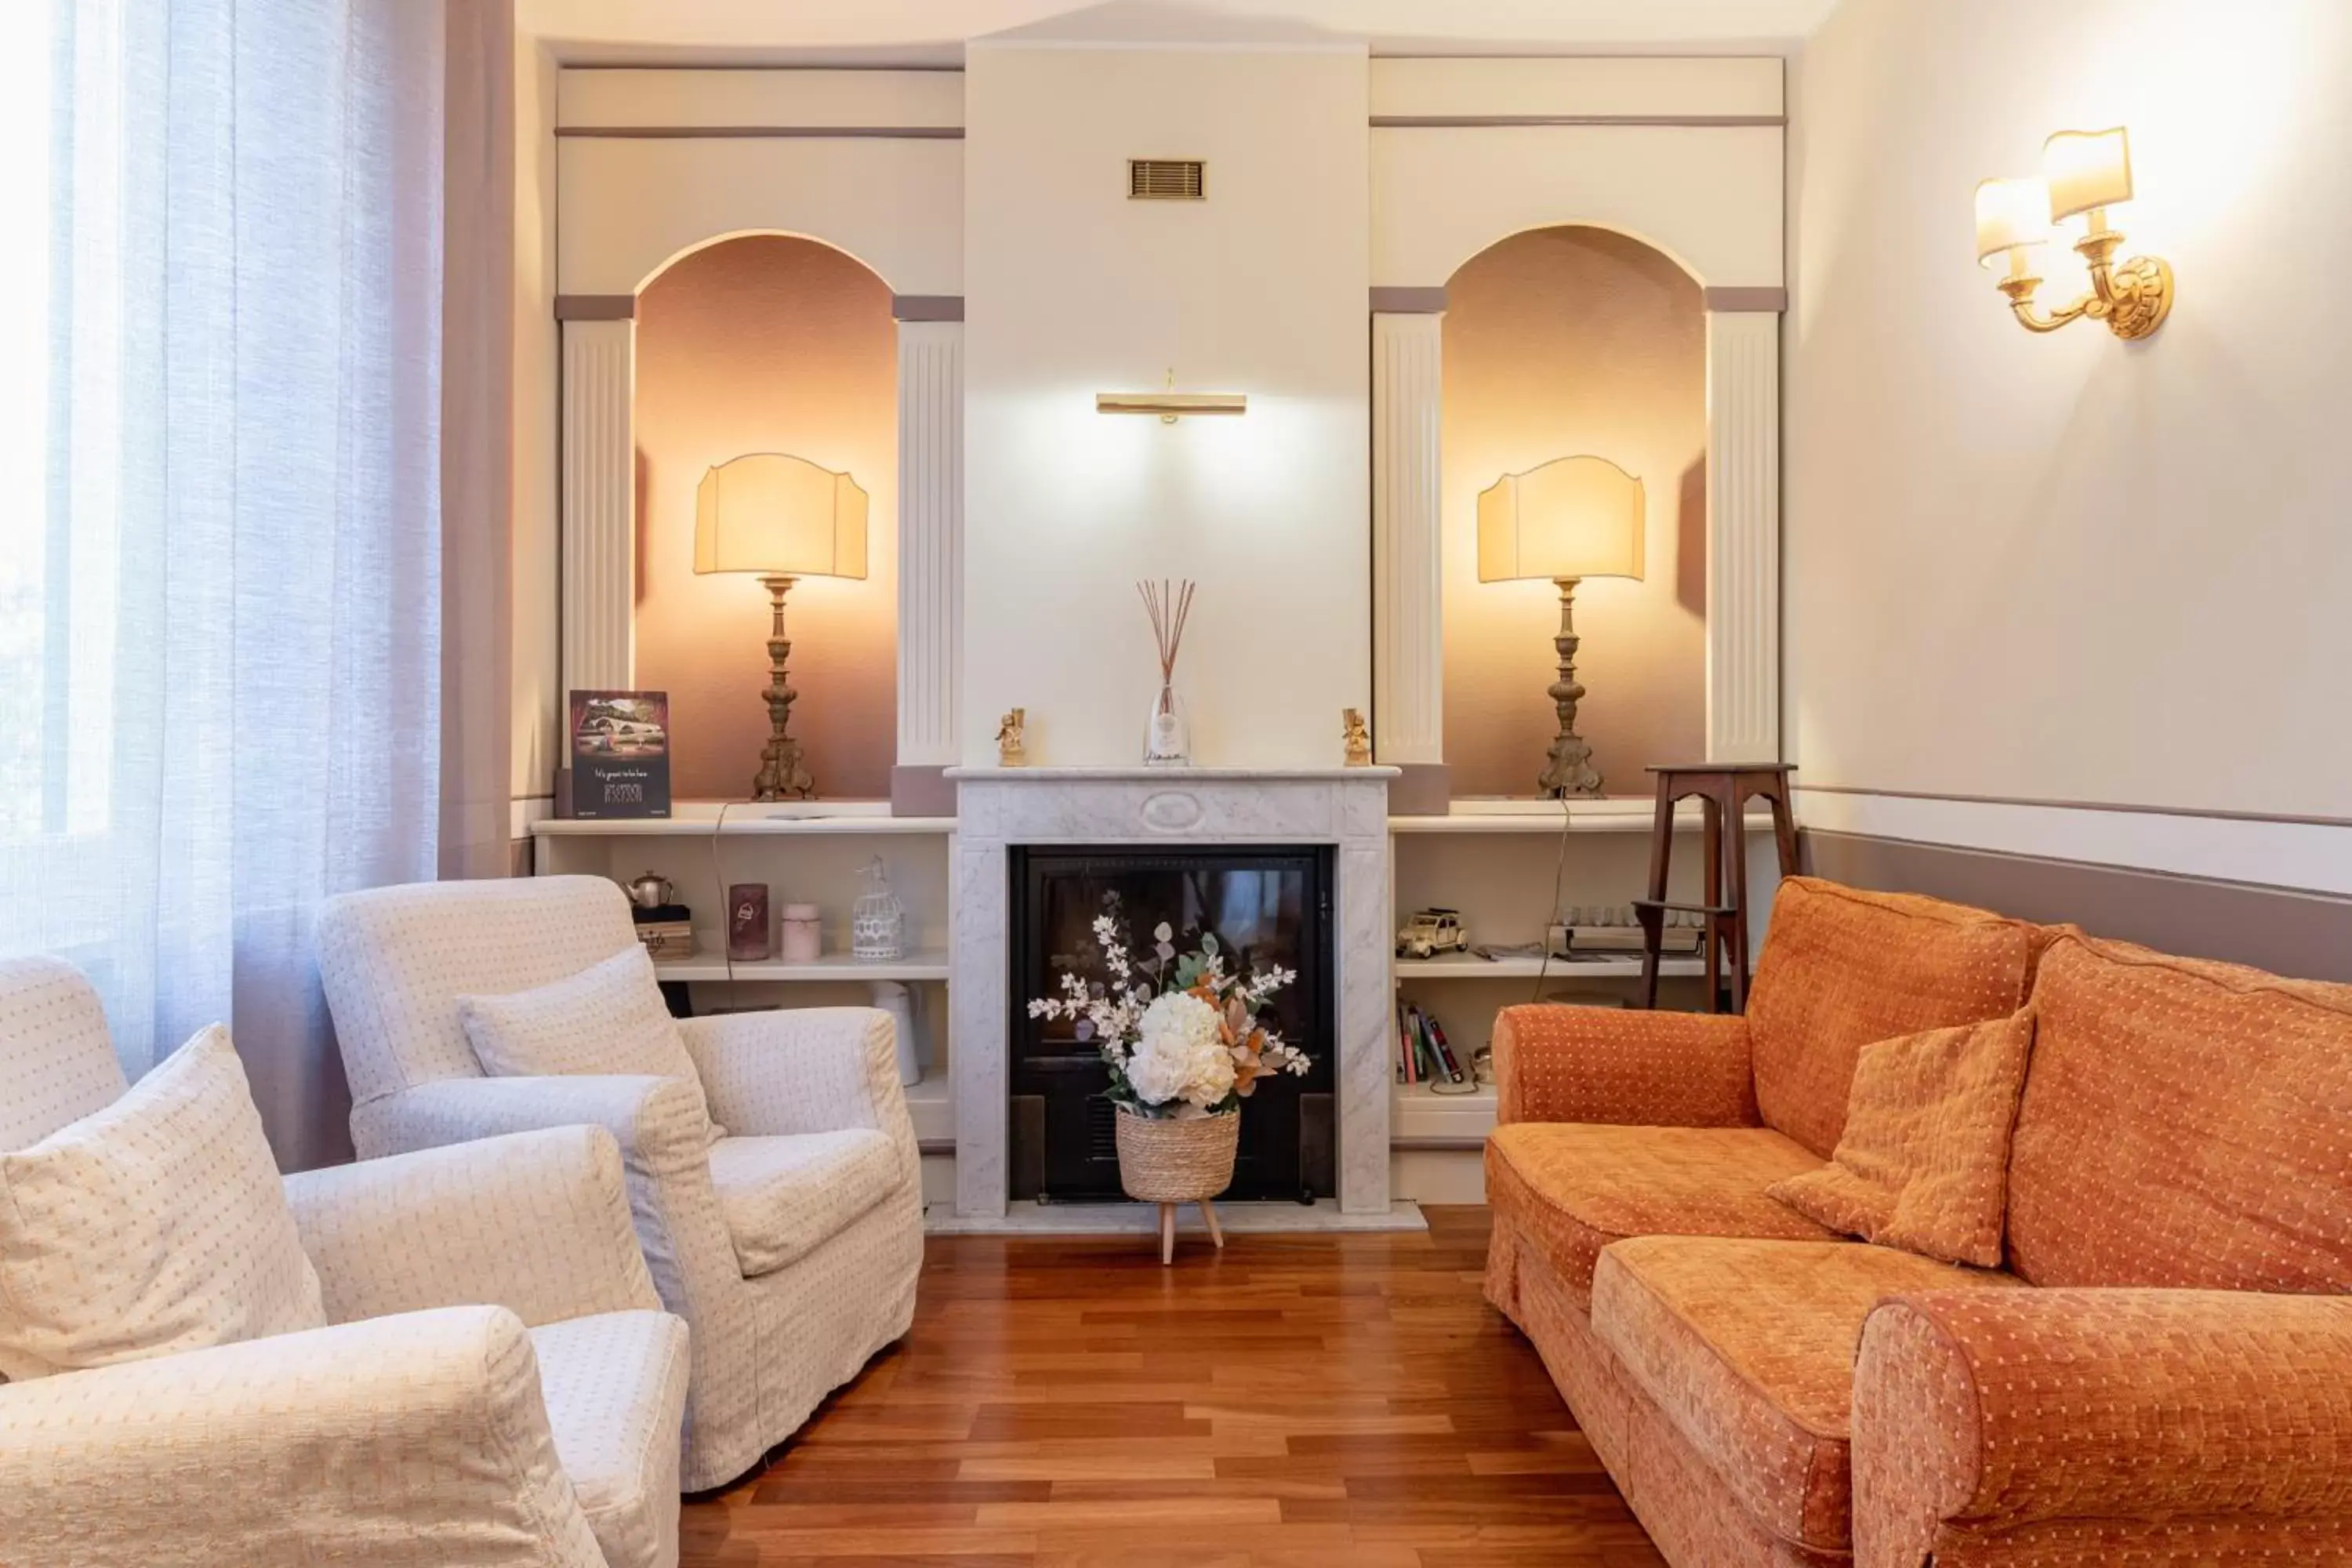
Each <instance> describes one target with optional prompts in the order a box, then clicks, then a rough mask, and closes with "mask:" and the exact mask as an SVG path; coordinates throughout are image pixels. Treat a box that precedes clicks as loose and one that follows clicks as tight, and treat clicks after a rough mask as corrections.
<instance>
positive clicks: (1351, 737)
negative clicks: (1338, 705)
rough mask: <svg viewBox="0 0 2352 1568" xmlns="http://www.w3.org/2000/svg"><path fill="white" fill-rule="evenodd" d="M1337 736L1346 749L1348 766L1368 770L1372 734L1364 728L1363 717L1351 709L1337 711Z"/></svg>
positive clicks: (1370, 763) (1370, 761) (1370, 759)
mask: <svg viewBox="0 0 2352 1568" xmlns="http://www.w3.org/2000/svg"><path fill="white" fill-rule="evenodd" d="M1339 736H1340V739H1341V740H1342V741H1343V742H1346V744H1347V748H1348V759H1347V760H1348V765H1349V767H1351V768H1369V767H1370V766H1371V765H1372V732H1371V731H1370V730H1368V729H1366V728H1365V727H1364V716H1363V715H1362V714H1361V713H1360V712H1358V711H1357V710H1355V709H1353V708H1343V709H1341V710H1339Z"/></svg>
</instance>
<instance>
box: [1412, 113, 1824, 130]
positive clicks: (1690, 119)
mask: <svg viewBox="0 0 2352 1568" xmlns="http://www.w3.org/2000/svg"><path fill="white" fill-rule="evenodd" d="M1788 123H1789V117H1788V116H1787V115H1785V114H1375V115H1373V116H1372V117H1371V128H1372V129H1373V130H1375V131H1462V130H1492V129H1494V128H1495V127H1496V126H1528V125H1533V126H1558V127H1569V128H1574V127H1579V126H1587V127H1589V126H1609V125H1643V126H1660V125H1679V126H1689V127H1696V128H1697V129H1700V130H1738V129H1741V128H1745V127H1751V126H1759V125H1761V126H1773V127H1785V126H1786V125H1787V124H1788Z"/></svg>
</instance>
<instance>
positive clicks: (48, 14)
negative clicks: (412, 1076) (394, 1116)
mask: <svg viewBox="0 0 2352 1568" xmlns="http://www.w3.org/2000/svg"><path fill="white" fill-rule="evenodd" d="M442 15H443V6H442V4H441V0H264V3H261V4H255V3H254V0H28V3H27V4H26V5H23V7H22V9H21V10H17V9H15V8H12V10H11V14H10V17H9V23H10V29H9V30H10V32H11V35H12V37H11V40H10V44H11V47H10V48H9V49H8V50H7V51H5V53H0V149H5V153H0V212H5V214H6V215H7V217H8V226H7V231H6V233H5V236H0V256H5V259H0V389H5V390H0V396H5V398H6V399H7V402H8V404H9V405H10V406H8V407H7V408H6V409H5V410H0V954H6V953H15V952H55V953H58V954H60V955H62V956H65V957H67V958H69V959H71V960H73V961H75V962H76V963H79V964H81V965H82V966H83V967H84V968H85V969H86V970H87V971H88V972H89V974H90V975H91V976H92V977H93V978H94V979H95V980H96V981H97V982H98V984H99V985H100V989H101V990H102V991H103V993H104V994H105V996H106V999H107V1006H108V1012H109V1016H110V1019H111V1022H112V1024H113V1027H114V1032H115V1039H116V1042H117V1045H118V1047H119V1049H120V1050H121V1053H122V1055H123V1058H124V1063H125V1066H126V1067H127V1068H129V1069H130V1070H131V1072H132V1073H134V1074H136V1073H138V1072H140V1071H142V1070H144V1069H145V1068H147V1067H149V1066H151V1065H152V1063H153V1062H154V1061H155V1060H157V1059H159V1058H161V1057H163V1055H165V1054H168V1053H169V1052H170V1051H171V1050H172V1049H173V1048H174V1047H177V1046H178V1045H179V1044H180V1042H181V1041H182V1040H184V1038H186V1037H187V1036H188V1035H189V1034H190V1033H192V1032H193V1031H194V1029H196V1028H197V1027H199V1026H202V1025H204V1024H205V1023H208V1022H210V1021H212V1020H215V1019H224V1018H225V1019H227V1020H228V1021H229V1022H230V1023H231V1025H232V1026H233V1028H234V1030H235V1033H236V1043H237V1047H238V1049H239V1051H240V1053H241V1054H242V1055H243V1057H244V1058H245V1062H246V1066H247V1072H248V1073H249V1074H250V1076H251V1077H252V1079H253V1080H254V1086H255V1093H256V1097H257V1100H259V1101H260V1105H261V1110H262V1116H263V1119H264V1121H265V1122H266V1123H267V1125H268V1128H269V1131H270V1136H271V1138H272V1141H273V1142H275V1144H276V1146H277V1149H278V1156H279V1158H280V1160H281V1162H283V1163H286V1164H288V1165H289V1166H302V1165H309V1164H315V1163H320V1162H322V1161H325V1160H329V1159H332V1158H335V1157H337V1156H338V1155H340V1154H341V1152H344V1151H345V1150H347V1149H348V1146H349V1145H348V1142H347V1133H346V1131H345V1128H344V1124H343V1121H344V1114H345V1102H344V1099H343V1089H342V1078H341V1068H340V1065H339V1064H338V1063H337V1061H336V1059H335V1052H334V1048H333V1046H332V1043H331V1037H330V1035H329V1033H328V1029H327V1023H326V1016H325V1009H324V1006H323V1005H322V1003H321V1002H320V996H319V991H318V979H317V973H316V969H315V965H314V963H313V960H312V953H311V929H312V921H313V916H314V913H315V910H316V909H317V906H318V903H319V900H320V899H321V898H322V897H324V896H325V895H327V894H329V893H332V892H335V891H338V890H340V889H347V888H354V887H360V886H364V885H368V884H371V883H377V882H385V881H402V880H410V879H422V878H427V877H430V876H432V875H433V872H434V865H435V832H436V789H437V773H436V750H437V734H438V723H439V711H440V679H439V666H438V656H439V604H440V590H439V580H438V577H439V570H440V522H439V498H438V489H437V487H438V478H439V476H438V463H439V454H438V447H437V440H438V420H437V403H438V398H439V377H440V302H439V301H440V277H439V267H440V254H441V253H440V243H441V221H440V219H441V212H440V200H441V198H440V179H441V137H442V111H441V101H442V100H441V95H442V83H443V61H442V49H443V24H442ZM28 31H29V33H30V34H31V37H29V38H28V37H26V34H27V32H28Z"/></svg>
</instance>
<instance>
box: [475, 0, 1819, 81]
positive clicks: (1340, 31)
mask: <svg viewBox="0 0 2352 1568" xmlns="http://www.w3.org/2000/svg"><path fill="white" fill-rule="evenodd" d="M1836 4H1837V0H1112V3H1111V4H1108V5H1080V4H1073V3H1072V0H517V4H516V12H517V26H518V27H519V29H520V31H521V33H522V34H523V35H524V36H526V37H535V38H541V39H545V40H548V41H549V42H550V44H551V46H552V47H553V48H554V50H555V52H556V55H557V58H560V59H563V60H567V61H579V62H583V63H587V62H603V63H614V62H645V63H665V64H714V63H725V64H739V65H740V64H771V65H794V64H833V65H865V66H877V65H897V66H954V65H959V64H961V62H962V59H963V50H964V45H965V44H966V43H967V42H968V41H971V40H973V39H981V38H987V37H992V36H995V35H1001V34H1012V35H1014V36H1017V37H1023V38H1027V39H1035V38H1041V37H1042V38H1054V39H1070V40H1074V41H1088V42H1129V43H1137V44H1152V43H1201V42H1311V41H1315V40H1325V41H1331V42H1340V41H1354V40H1361V41H1363V42H1365V43H1367V44H1369V45H1370V48H1371V51H1372V52H1373V53H1374V54H1383V55H1411V54H1567V53H1613V52H1632V51H1635V50H1643V49H1654V50H1665V49H1671V50H1676V51H1681V52H1685V53H1710V52H1712V53H1732V52H1745V53H1772V52H1779V51H1781V50H1784V49H1786V48H1788V47H1790V46H1791V45H1793V44H1795V43H1796V42H1797V41H1799V40H1801V39H1802V38H1803V37H1805V36H1806V35H1808V34H1809V33H1811V31H1812V29H1813V28H1814V27H1815V26H1819V25H1820V23H1821V22H1822V18H1823V17H1825V16H1828V14H1829V13H1830V11H1831V10H1832V9H1833V8H1834V6H1835V5H1836Z"/></svg>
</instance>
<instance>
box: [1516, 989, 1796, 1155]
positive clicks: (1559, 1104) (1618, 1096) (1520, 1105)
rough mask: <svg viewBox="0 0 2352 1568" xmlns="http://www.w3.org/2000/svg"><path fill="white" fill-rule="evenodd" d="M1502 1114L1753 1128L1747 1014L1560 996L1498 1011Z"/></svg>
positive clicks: (1753, 1094) (1753, 1093) (1633, 1124)
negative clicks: (1639, 1007) (1582, 1001)
mask: <svg viewBox="0 0 2352 1568" xmlns="http://www.w3.org/2000/svg"><path fill="white" fill-rule="evenodd" d="M1494 1047H1495V1120H1496V1121H1497V1122H1509V1121H1605V1122H1614V1123H1616V1124H1618V1125H1620V1126H1629V1127H1753V1126H1755V1125H1756V1080H1755V1077H1754V1075H1753V1074H1752V1073H1751V1072H1750V1071H1749V1069H1748V1020H1747V1019H1745V1018H1742V1017H1739V1016H1736V1015H1733V1014H1715V1013H1653V1012H1635V1011H1633V1010H1631V1009H1628V1008H1623V1007H1570V1006H1561V1005H1554V1004H1546V1005H1529V1006H1521V1007H1506V1008H1504V1009H1503V1010H1502V1012H1501V1013H1500V1014H1499V1015H1497V1016H1496V1019H1495V1038H1494Z"/></svg>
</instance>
